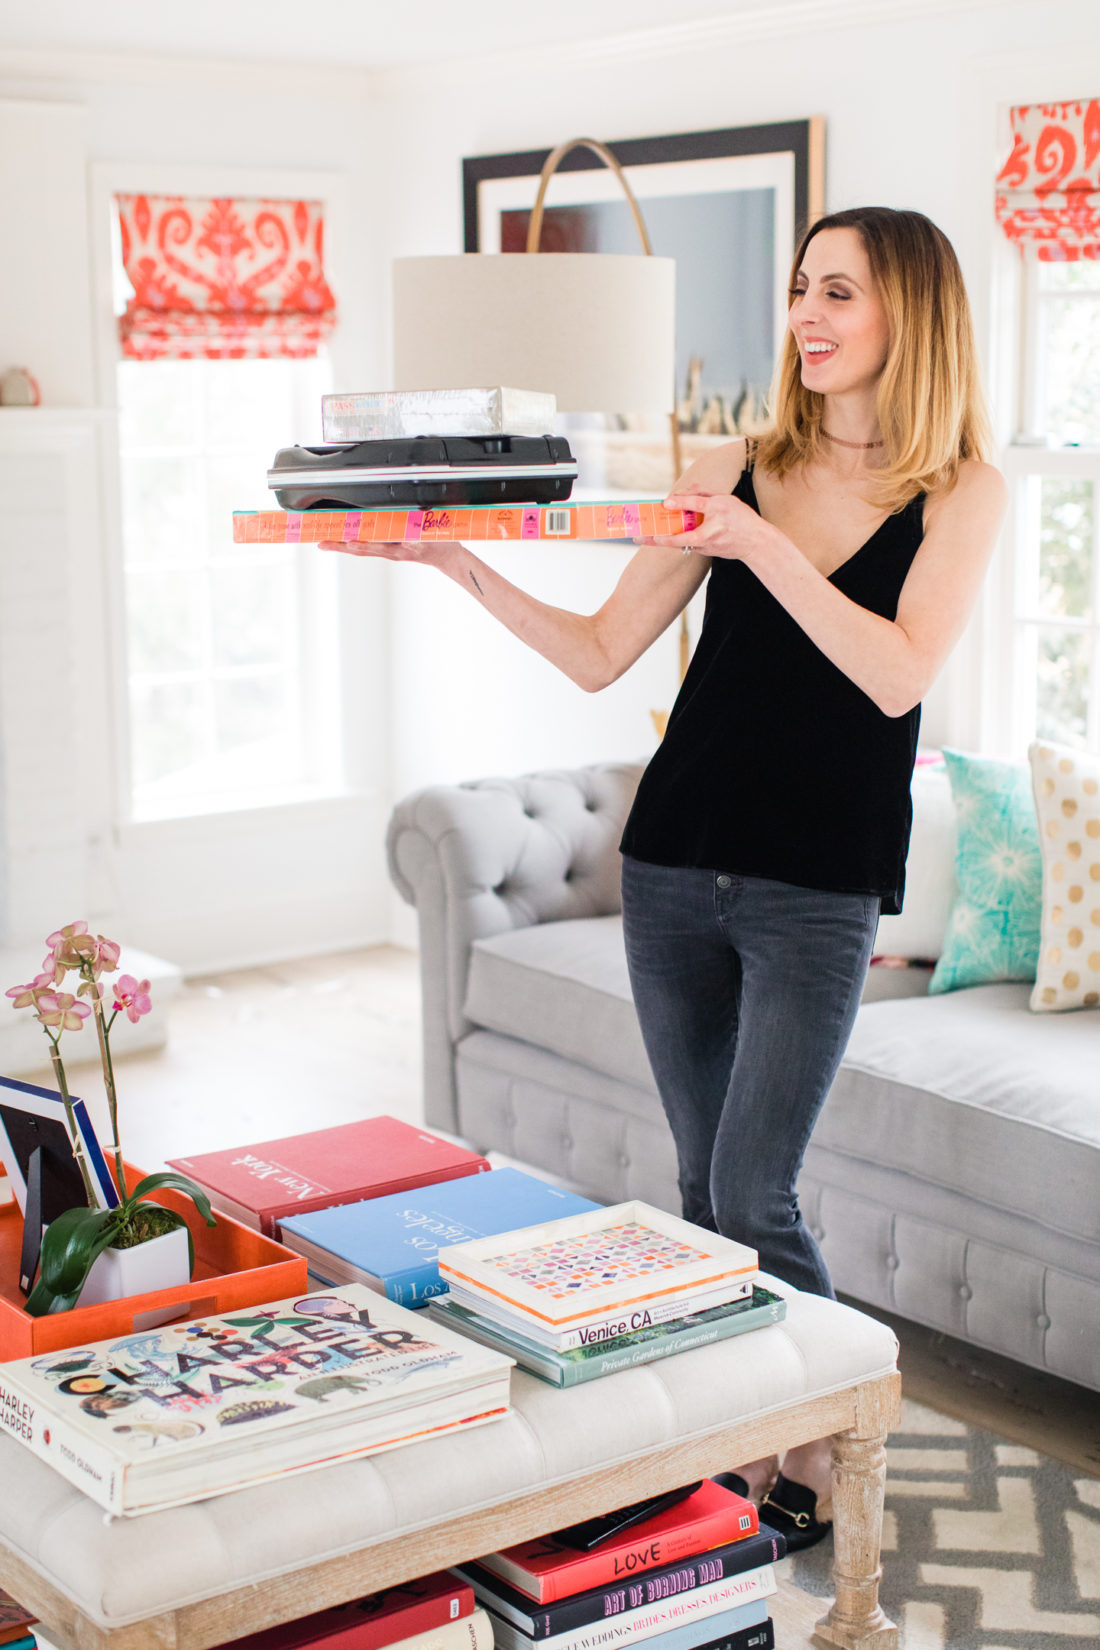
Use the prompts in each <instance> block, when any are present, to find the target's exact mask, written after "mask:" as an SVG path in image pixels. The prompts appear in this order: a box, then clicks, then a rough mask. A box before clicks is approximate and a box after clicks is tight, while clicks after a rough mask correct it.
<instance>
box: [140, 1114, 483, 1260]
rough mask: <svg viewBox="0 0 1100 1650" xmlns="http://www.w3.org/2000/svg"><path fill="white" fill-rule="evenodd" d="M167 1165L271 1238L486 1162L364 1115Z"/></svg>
mask: <svg viewBox="0 0 1100 1650" xmlns="http://www.w3.org/2000/svg"><path fill="white" fill-rule="evenodd" d="M169 1167H170V1168H173V1169H178V1170H179V1171H180V1173H181V1174H186V1175H190V1177H191V1179H192V1180H197V1181H198V1183H199V1185H200V1186H201V1187H202V1188H203V1189H204V1191H206V1192H207V1194H208V1195H209V1198H210V1201H211V1203H212V1204H213V1206H214V1208H215V1209H220V1210H221V1212H222V1214H223V1215H229V1216H231V1218H232V1219H233V1220H239V1221H241V1222H242V1223H243V1224H244V1225H245V1226H251V1227H253V1228H254V1229H255V1230H256V1231H259V1232H262V1233H263V1235H264V1236H265V1237H274V1236H275V1227H276V1224H277V1222H278V1221H279V1220H281V1219H282V1218H283V1217H284V1216H286V1215H290V1214H304V1213H306V1212H307V1211H308V1210H310V1209H328V1208H331V1207H332V1206H333V1205H334V1204H337V1203H357V1202H359V1201H360V1200H361V1199H363V1198H368V1197H382V1196H385V1195H387V1194H389V1193H392V1192H407V1191H409V1190H411V1188H412V1187H414V1186H427V1185H431V1184H433V1183H434V1182H435V1181H438V1180H454V1179H456V1178H458V1177H460V1176H463V1175H469V1174H481V1173H483V1172H484V1171H485V1170H487V1169H488V1167H489V1164H488V1162H487V1160H486V1159H485V1158H484V1157H479V1156H478V1154H477V1153H476V1152H469V1151H467V1150H466V1149H465V1147H464V1146H456V1145H455V1144H454V1143H453V1142H452V1141H450V1140H441V1139H440V1137H439V1136H438V1135H437V1134H429V1132H428V1131H427V1130H426V1129H418V1128H414V1127H413V1125H412V1124H411V1123H403V1122H401V1120H400V1119H399V1118H397V1117H364V1118H361V1119H359V1120H358V1121H357V1122H355V1123H338V1124H336V1125H335V1126H334V1127H333V1128H330V1129H314V1130H312V1131H311V1132H310V1133H308V1134H292V1135H288V1136H286V1137H285V1138H283V1139H281V1140H260V1141H257V1142H255V1143H253V1144H252V1145H247V1146H237V1147H235V1148H234V1149H232V1150H230V1151H221V1152H203V1153H202V1154H201V1155H199V1156H196V1157H176V1158H172V1159H171V1160H170V1162H169Z"/></svg>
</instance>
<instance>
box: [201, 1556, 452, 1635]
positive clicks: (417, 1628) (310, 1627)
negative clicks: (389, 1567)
mask: <svg viewBox="0 0 1100 1650" xmlns="http://www.w3.org/2000/svg"><path fill="white" fill-rule="evenodd" d="M473 1609H474V1594H473V1588H472V1587H470V1586H469V1584H468V1583H467V1582H464V1581H460V1580H459V1579H458V1578H457V1576H453V1575H448V1574H447V1572H446V1571H443V1570H441V1571H437V1572H436V1573H435V1574H434V1575H430V1576H421V1577H420V1579H419V1580H418V1581H406V1582H405V1583H404V1585H403V1586H400V1587H387V1588H386V1589H385V1590H384V1591H383V1592H381V1593H371V1594H370V1595H369V1596H368V1597H367V1598H357V1599H353V1600H352V1602H351V1603H350V1604H337V1605H334V1606H333V1608H332V1609H330V1610H318V1611H317V1613H316V1614H315V1615H312V1616H303V1617H301V1619H300V1620H298V1621H286V1622H283V1623H282V1625H281V1626H279V1627H266V1628H264V1630H263V1631H262V1632H259V1633H249V1634H248V1635H247V1637H245V1638H243V1639H231V1640H230V1641H229V1642H228V1643H227V1644H223V1645H222V1647H221V1650H313V1647H314V1646H316V1650H321V1647H322V1646H323V1647H324V1650H384V1646H386V1645H388V1644H396V1643H398V1641H399V1640H401V1639H407V1638H411V1637H412V1635H413V1634H414V1633H430V1632H432V1631H433V1630H434V1629H435V1628H437V1627H443V1626H444V1625H445V1624H446V1623H447V1622H449V1621H458V1620H459V1618H460V1617H462V1616H469V1615H472V1614H473Z"/></svg>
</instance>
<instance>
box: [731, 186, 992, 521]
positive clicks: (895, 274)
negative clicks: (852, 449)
mask: <svg viewBox="0 0 1100 1650" xmlns="http://www.w3.org/2000/svg"><path fill="white" fill-rule="evenodd" d="M823 229H854V230H855V231H856V232H857V234H858V235H859V237H860V240H861V241H862V242H863V246H864V249H865V251H866V253H867V257H868V261H869V262H870V265H871V273H872V275H873V277H874V280H875V284H876V286H877V288H878V292H879V296H880V297H881V299H882V302H883V305H884V307H885V310H886V317H887V322H888V325H889V344H888V346H887V352H886V364H885V366H884V367H883V369H882V376H881V378H880V379H879V385H878V408H877V411H878V422H879V428H880V430H881V432H882V437H883V440H884V442H885V452H884V457H885V460H886V463H885V465H884V466H883V467H882V468H880V469H877V470H875V471H873V472H872V473H871V474H870V475H869V477H868V481H869V485H870V488H871V490H872V492H873V495H874V501H875V502H876V503H878V504H880V505H881V506H882V507H883V508H888V509H890V510H891V511H897V510H900V509H902V508H903V507H904V506H905V505H906V504H907V503H908V502H909V500H910V499H911V498H914V497H915V496H916V495H917V494H918V493H937V492H941V491H946V490H949V489H950V488H951V487H953V486H954V484H955V481H956V479H957V477H958V473H959V465H960V464H961V463H962V462H963V460H964V459H968V458H979V459H985V458H988V457H989V455H990V453H991V452H992V447H993V437H992V431H991V428H990V423H989V414H988V412H987V410H986V404H985V396H984V394H983V392H982V387H981V380H980V377H979V372H978V357H977V350H976V348H975V344H974V326H973V321H972V319H971V315H970V301H969V299H968V298H967V295H966V288H965V286H964V285H963V278H962V271H961V270H960V268H959V261H958V259H957V258H956V256H955V251H954V248H953V247H952V245H951V242H950V241H949V240H948V239H947V236H946V235H945V234H944V233H943V231H942V230H940V229H937V227H936V225H935V224H934V223H932V221H931V219H929V218H926V217H925V216H924V215H923V213H920V212H899V211H895V210H894V209H893V208H891V207H888V206H860V207H854V208H852V209H851V210H849V211H847V212H833V213H831V214H830V215H829V216H828V217H824V218H819V219H818V220H817V222H816V223H815V224H813V225H812V226H811V227H810V228H809V229H808V230H807V231H806V234H805V235H804V236H803V238H802V244H801V245H800V246H799V248H798V251H797V253H796V255H795V260H794V265H793V268H792V271H791V281H790V285H791V287H792V288H793V287H794V284H795V279H796V277H797V275H798V271H799V270H800V269H801V267H802V260H803V258H804V257H805V255H806V248H807V247H808V246H809V244H810V242H811V241H812V240H813V238H814V236H815V235H819V234H820V233H821V231H822V230H823ZM770 400H771V408H772V417H773V423H772V427H771V428H770V429H768V430H767V431H765V433H764V434H763V435H762V436H761V437H760V442H759V447H758V462H759V463H761V464H763V465H764V466H765V468H766V469H768V470H771V471H773V472H774V473H775V474H776V475H778V476H780V477H782V476H785V475H787V474H789V472H790V471H791V470H793V469H795V468H797V467H798V466H799V465H801V464H807V463H812V462H813V461H814V460H815V459H817V458H819V457H820V456H821V454H822V452H823V451H824V450H825V442H824V438H823V436H822V433H821V421H822V414H823V408H824V400H823V397H822V396H821V395H819V394H817V393H816V392H815V391H814V390H808V389H806V387H805V385H804V384H803V383H802V373H801V363H800V359H799V354H798V345H797V344H796V342H795V340H794V336H793V334H792V333H790V332H788V333H787V336H786V338H785V340H784V343H783V348H782V350H781V352H780V356H779V360H778V362H777V363H776V369H775V376H774V378H773V380H772V389H771V397H770Z"/></svg>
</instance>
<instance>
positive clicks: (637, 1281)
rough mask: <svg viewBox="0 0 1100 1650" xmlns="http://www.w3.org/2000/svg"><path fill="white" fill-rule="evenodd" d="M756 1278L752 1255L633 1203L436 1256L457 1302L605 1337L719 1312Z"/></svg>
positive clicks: (478, 1241) (738, 1245)
mask: <svg viewBox="0 0 1100 1650" xmlns="http://www.w3.org/2000/svg"><path fill="white" fill-rule="evenodd" d="M757 1273H758V1266H757V1255H756V1251H755V1249H749V1248H747V1247H746V1246H745V1244H743V1243H735V1242H733V1240H732V1239H730V1238H724V1237H721V1236H720V1235H719V1234H718V1233H717V1232H707V1231H704V1230H703V1228H702V1227H700V1226H693V1225H692V1224H691V1223H690V1222H689V1221H686V1220H680V1219H679V1218H678V1217H677V1216H676V1215H669V1214H665V1212H664V1211H663V1210H662V1209H655V1208H653V1207H652V1206H651V1205H650V1204H648V1203H641V1202H638V1201H634V1202H630V1203H616V1204H613V1205H612V1206H611V1207H610V1208H607V1209H597V1210H595V1211H593V1212H592V1213H591V1214H583V1215H570V1216H568V1217H567V1218H565V1219H564V1220H556V1221H550V1222H548V1223H547V1224H546V1225H543V1226H531V1227H528V1228H526V1229H525V1230H524V1231H521V1232H510V1233H503V1234H501V1235H500V1236H499V1237H487V1238H476V1239H474V1240H473V1241H472V1242H470V1243H460V1244H455V1245H453V1246H449V1247H447V1248H441V1249H440V1251H439V1275H440V1277H441V1278H442V1279H443V1281H444V1282H445V1283H446V1284H447V1286H448V1288H450V1289H452V1290H456V1291H461V1293H460V1294H458V1295H457V1298H458V1299H460V1300H461V1301H462V1304H463V1305H471V1304H473V1303H474V1302H475V1301H481V1302H484V1303H485V1306H486V1308H487V1309H488V1310H489V1312H490V1315H493V1312H492V1309H494V1308H495V1309H496V1311H497V1313H499V1311H500V1310H501V1309H503V1310H504V1311H506V1312H508V1313H510V1314H515V1316H516V1318H517V1319H518V1320H519V1322H517V1325H516V1327H522V1326H523V1324H525V1323H526V1324H530V1325H532V1326H534V1328H536V1329H542V1330H543V1331H549V1332H551V1333H553V1334H561V1333H562V1332H563V1331H573V1330H577V1329H581V1328H585V1327H593V1326H601V1327H602V1336H601V1338H605V1339H611V1338H613V1335H624V1334H628V1333H630V1332H631V1331H633V1330H636V1329H647V1328H648V1327H649V1326H650V1324H652V1323H657V1322H661V1321H666V1320H667V1319H669V1318H671V1317H683V1316H685V1315H686V1314H687V1313H689V1312H692V1311H697V1310H702V1308H703V1306H704V1304H705V1305H707V1306H717V1305H720V1304H721V1300H720V1299H717V1298H715V1297H716V1296H718V1295H721V1294H722V1292H724V1291H727V1290H728V1291H729V1293H728V1294H726V1295H725V1299H727V1300H730V1299H736V1298H739V1297H741V1296H745V1295H751V1294H752V1289H753V1285H754V1283H755V1282H756V1278H757ZM477 1309H479V1310H480V1308H477ZM603 1326H606V1327H603ZM523 1332H524V1333H527V1330H526V1329H523Z"/></svg>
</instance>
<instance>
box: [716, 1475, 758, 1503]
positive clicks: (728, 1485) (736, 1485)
mask: <svg viewBox="0 0 1100 1650" xmlns="http://www.w3.org/2000/svg"><path fill="white" fill-rule="evenodd" d="M710 1476H711V1480H712V1482H713V1483H715V1484H721V1486H722V1488H723V1489H724V1490H732V1491H733V1493H734V1495H743V1496H744V1497H745V1500H746V1501H747V1500H748V1499H749V1486H748V1484H747V1483H746V1482H745V1480H744V1479H743V1478H742V1477H741V1474H740V1473H739V1472H712V1473H711V1475H710Z"/></svg>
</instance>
